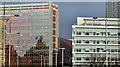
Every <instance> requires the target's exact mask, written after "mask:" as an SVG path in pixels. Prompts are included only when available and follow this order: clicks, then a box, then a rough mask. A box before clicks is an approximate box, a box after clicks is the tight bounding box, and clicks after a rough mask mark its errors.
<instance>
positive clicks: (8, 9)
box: [0, 2, 59, 65]
mask: <svg viewBox="0 0 120 67" xmlns="http://www.w3.org/2000/svg"><path fill="white" fill-rule="evenodd" d="M4 7H5V8H4ZM3 9H4V10H5V11H3ZM4 12H5V15H10V16H11V17H10V19H9V21H8V22H7V24H6V33H7V34H6V45H7V46H8V45H9V44H10V45H13V47H14V51H16V52H17V54H18V55H17V56H19V57H20V58H24V57H25V56H26V55H30V56H31V57H32V55H33V54H31V52H29V51H30V50H31V49H32V48H39V49H33V51H36V50H43V48H44V50H46V52H44V51H43V52H44V54H46V53H47V54H46V55H43V54H40V55H43V57H44V58H47V59H45V61H46V62H45V65H53V49H55V48H57V47H58V46H57V44H58V42H57V41H58V40H57V39H58V38H57V37H58V36H59V17H58V16H59V10H58V6H57V5H55V4H53V3H51V2H50V3H33V4H22V5H21V4H14V5H13V4H7V5H2V6H1V9H0V15H4ZM53 17H54V18H53ZM8 33H9V34H8ZM40 37H42V38H43V39H42V41H39V39H40ZM53 37H54V38H53ZM53 40H55V41H53ZM40 42H41V44H40ZM53 43H54V44H55V47H54V48H53ZM36 44H40V45H43V44H45V46H42V47H40V45H39V46H38V45H36ZM7 46H6V48H7ZM14 51H13V52H14ZM27 53H29V54H27ZM35 53H36V54H39V52H35ZM35 56H37V57H40V56H38V55H35ZM35 56H34V57H35ZM27 58H28V57H27ZM16 60H18V58H17V59H16ZM24 60H27V59H24ZM29 60H31V62H33V61H34V62H36V61H40V59H39V60H37V59H36V60H32V59H29ZM19 61H21V60H19ZM19 61H16V62H17V63H19ZM7 62H8V60H7V61H6V63H7ZM21 63H22V62H21ZM36 63H38V62H36ZM29 64H30V63H29ZM38 64H40V62H39V63H38Z"/></svg>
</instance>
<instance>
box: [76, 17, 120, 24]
mask: <svg viewBox="0 0 120 67" xmlns="http://www.w3.org/2000/svg"><path fill="white" fill-rule="evenodd" d="M84 20H96V21H98V20H100V21H106V20H112V21H119V20H120V18H97V17H77V25H81V24H84Z"/></svg>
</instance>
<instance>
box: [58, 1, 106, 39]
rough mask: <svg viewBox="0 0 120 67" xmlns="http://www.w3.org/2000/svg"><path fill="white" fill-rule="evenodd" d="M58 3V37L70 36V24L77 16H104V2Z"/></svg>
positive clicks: (69, 37)
mask: <svg viewBox="0 0 120 67" xmlns="http://www.w3.org/2000/svg"><path fill="white" fill-rule="evenodd" d="M56 4H58V5H59V10H60V11H59V24H60V25H59V27H60V37H63V38H66V39H71V38H72V24H75V23H77V17H101V18H104V17H105V12H106V8H105V7H106V3H105V2H57V3H56Z"/></svg>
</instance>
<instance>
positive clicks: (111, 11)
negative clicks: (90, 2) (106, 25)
mask: <svg viewBox="0 0 120 67" xmlns="http://www.w3.org/2000/svg"><path fill="white" fill-rule="evenodd" d="M106 12H107V14H106V16H107V18H120V1H119V0H117V1H114V0H113V1H110V2H109V1H108V2H106Z"/></svg>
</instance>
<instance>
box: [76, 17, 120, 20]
mask: <svg viewBox="0 0 120 67" xmlns="http://www.w3.org/2000/svg"><path fill="white" fill-rule="evenodd" d="M94 18H96V19H94ZM77 19H83V20H84V19H86V20H120V18H97V17H77Z"/></svg>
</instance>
